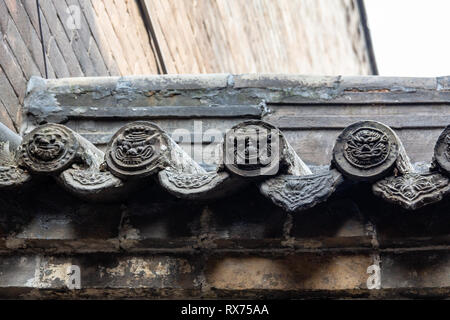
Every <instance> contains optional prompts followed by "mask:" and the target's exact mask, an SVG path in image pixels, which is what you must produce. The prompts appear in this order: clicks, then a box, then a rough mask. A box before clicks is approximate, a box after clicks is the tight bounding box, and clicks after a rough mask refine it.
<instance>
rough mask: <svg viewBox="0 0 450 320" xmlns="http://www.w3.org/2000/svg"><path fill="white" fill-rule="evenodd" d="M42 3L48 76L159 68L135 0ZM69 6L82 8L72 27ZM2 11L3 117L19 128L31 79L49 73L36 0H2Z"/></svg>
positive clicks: (141, 71) (0, 76) (0, 82)
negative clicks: (77, 27) (27, 85)
mask: <svg viewBox="0 0 450 320" xmlns="http://www.w3.org/2000/svg"><path fill="white" fill-rule="evenodd" d="M40 6H41V19H42V33H43V37H44V44H45V50H46V59H47V65H48V77H49V78H64V77H83V76H108V75H123V74H152V73H156V64H155V60H154V56H153V53H152V50H151V47H150V41H149V38H148V35H147V31H146V29H145V26H144V23H143V20H142V18H141V14H140V11H139V7H138V3H137V1H133V0H127V1H125V0H116V1H113V0H105V1H98V0H96V1H91V0H41V1H40ZM70 6H76V7H78V8H80V11H79V12H80V15H79V17H80V20H79V22H80V24H79V26H80V28H79V29H72V28H71V23H70V21H75V20H70V15H69V12H70V11H69V7H70ZM72 12H73V11H72ZM0 16H1V20H0V121H2V122H3V123H5V124H6V125H7V126H8V127H10V128H12V129H15V130H17V129H18V125H19V123H20V118H21V114H20V113H21V112H20V107H21V105H22V103H23V99H24V96H25V93H26V84H27V81H28V80H29V79H30V77H31V76H34V75H39V76H44V74H45V72H44V62H43V55H42V47H41V38H40V29H39V22H38V15H37V8H36V2H35V1H32V0H5V1H0ZM75 16H76V13H74V17H75ZM75 26H76V25H75Z"/></svg>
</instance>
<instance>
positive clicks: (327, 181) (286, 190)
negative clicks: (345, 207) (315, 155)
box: [260, 172, 341, 211]
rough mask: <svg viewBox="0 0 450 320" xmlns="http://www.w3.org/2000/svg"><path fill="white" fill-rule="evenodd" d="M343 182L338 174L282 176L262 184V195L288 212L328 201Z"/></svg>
mask: <svg viewBox="0 0 450 320" xmlns="http://www.w3.org/2000/svg"><path fill="white" fill-rule="evenodd" d="M340 181H341V175H340V174H338V173H337V172H327V173H320V174H312V175H305V176H291V175H281V176H277V177H274V178H271V179H268V180H266V181H264V182H263V183H261V185H260V190H261V193H262V194H264V195H265V196H267V197H268V198H270V199H271V200H272V201H273V202H274V203H275V204H277V205H279V206H281V207H282V208H284V209H285V210H287V211H300V210H304V209H308V208H311V207H312V206H314V205H315V204H316V203H318V202H322V201H324V200H326V199H327V198H328V197H329V196H330V195H331V193H333V191H334V190H335V188H336V186H337V184H338V183H339V182H340Z"/></svg>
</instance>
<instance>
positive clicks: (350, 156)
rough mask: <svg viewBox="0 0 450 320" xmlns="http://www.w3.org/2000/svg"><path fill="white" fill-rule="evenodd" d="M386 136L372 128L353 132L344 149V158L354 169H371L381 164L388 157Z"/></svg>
mask: <svg viewBox="0 0 450 320" xmlns="http://www.w3.org/2000/svg"><path fill="white" fill-rule="evenodd" d="M389 150H390V143H389V139H388V137H387V135H386V134H385V133H383V132H381V131H380V130H377V129H374V128H360V129H358V130H356V131H354V132H353V133H352V134H351V135H350V136H349V138H348V140H347V141H346V144H345V147H344V156H345V158H346V159H347V160H348V161H349V162H350V163H351V164H352V165H354V166H355V167H358V168H363V169H366V168H372V167H375V166H378V165H380V164H382V163H383V162H384V161H385V160H386V158H387V157H388V155H389Z"/></svg>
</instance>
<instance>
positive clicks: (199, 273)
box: [0, 251, 450, 299]
mask: <svg viewBox="0 0 450 320" xmlns="http://www.w3.org/2000/svg"><path fill="white" fill-rule="evenodd" d="M448 252H449V251H424V252H413V253H403V254H392V253H390V254H381V258H380V268H381V288H380V289H373V290H369V289H368V288H367V284H366V281H367V278H368V277H369V276H370V275H369V274H367V267H368V266H370V265H372V264H373V263H374V260H373V256H372V254H369V253H367V254H364V253H353V254H350V253H349V254H342V253H340V254H336V253H326V252H322V253H296V254H293V253H286V254H282V255H251V254H220V255H218V254H212V255H198V254H193V255H185V254H184V255H183V254H176V253H172V254H164V253H161V254H152V255H148V254H147V255H129V254H108V255H104V254H95V255H92V254H85V255H71V256H48V255H19V256H0V262H1V263H0V297H2V298H94V297H95V298H101V299H108V298H127V297H130V298H147V299H174V298H175V299H176V298H185V299H198V298H225V297H227V298H243V299H247V298H253V299H255V298H256V299H261V298H271V299H280V298H300V299H301V298H314V297H321V298H324V297H328V298H341V299H345V298H369V299H370V298H374V299H380V298H399V297H402V298H417V297H419V298H420V297H435V298H438V297H446V296H448V294H449V293H450V283H449V278H448V268H449V266H448V264H449V261H450V260H449V253H448ZM71 265H77V266H79V267H80V271H81V289H80V290H79V289H75V290H70V289H68V287H67V283H68V282H67V281H68V279H69V276H68V274H67V268H68V267H69V266H71ZM431 270H432V272H430V271H431Z"/></svg>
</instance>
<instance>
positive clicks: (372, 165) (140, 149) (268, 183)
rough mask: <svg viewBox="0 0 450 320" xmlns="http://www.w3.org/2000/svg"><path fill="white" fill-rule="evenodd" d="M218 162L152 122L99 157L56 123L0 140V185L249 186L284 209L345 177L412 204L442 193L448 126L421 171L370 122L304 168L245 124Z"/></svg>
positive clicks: (114, 195) (266, 133)
mask: <svg viewBox="0 0 450 320" xmlns="http://www.w3.org/2000/svg"><path fill="white" fill-rule="evenodd" d="M219 150H220V152H219V153H220V158H221V161H220V163H221V164H220V165H219V166H218V167H217V170H216V171H214V172H207V171H206V170H205V169H204V168H203V167H202V166H200V165H199V164H198V163H197V162H195V161H194V160H193V159H192V158H191V157H190V156H189V155H188V154H187V153H186V152H185V151H184V150H183V149H182V148H181V147H180V146H179V145H177V144H176V143H175V142H174V140H172V138H171V137H170V136H169V135H168V134H167V133H166V132H165V131H164V130H162V129H161V128H160V127H158V126H157V125H156V124H154V123H151V122H146V121H137V122H132V123H129V124H127V125H126V126H124V127H122V128H121V129H120V130H119V131H118V132H117V133H116V134H115V135H114V136H113V137H112V138H111V141H110V142H109V144H108V147H107V150H106V152H105V153H103V152H102V151H101V150H99V149H98V148H96V147H95V146H94V145H93V144H91V143H90V142H89V141H87V140H86V139H85V138H83V137H81V136H80V135H79V134H77V133H76V132H74V131H73V130H71V129H69V128H68V127H66V126H63V125H60V124H52V123H51V124H45V125H42V126H39V127H37V128H36V129H34V130H33V131H32V132H30V133H29V134H27V135H26V136H25V137H24V138H23V140H22V143H21V145H20V146H19V147H18V148H17V150H12V151H11V150H10V148H9V142H8V141H2V142H0V189H15V188H18V187H22V186H23V185H25V184H28V183H31V181H32V177H34V176H40V175H50V176H52V177H54V178H55V179H56V180H57V181H58V182H59V183H60V184H61V185H62V186H63V187H64V188H66V189H67V190H69V191H70V192H72V193H74V194H75V195H77V196H80V197H82V198H86V199H89V200H94V201H95V200H101V201H108V200H115V199H118V197H120V195H125V194H127V192H130V190H133V189H134V188H139V186H140V185H142V184H145V183H155V181H157V182H158V183H159V184H160V185H161V187H162V188H164V189H166V190H167V191H168V192H170V193H171V194H173V195H174V196H176V197H178V198H187V199H192V200H208V199H213V198H217V197H224V196H226V195H228V194H230V193H233V192H238V190H240V189H241V188H244V187H246V186H247V185H249V184H253V185H254V184H256V185H257V186H258V188H259V190H260V191H261V193H262V194H263V195H265V196H266V197H268V198H270V199H271V200H272V201H273V202H274V203H275V204H276V205H278V206H280V207H282V208H284V209H285V210H286V211H291V212H292V211H301V210H305V209H307V208H310V207H312V206H314V205H315V204H317V203H320V202H323V201H325V200H326V199H327V198H328V197H329V196H330V195H331V194H332V193H333V192H334V191H335V190H336V188H337V187H338V186H339V185H340V184H341V183H343V182H344V181H345V180H346V179H349V180H353V181H355V182H366V183H371V184H372V190H373V192H374V193H375V194H376V195H378V196H380V197H381V198H383V199H385V200H387V201H389V202H393V203H396V204H398V205H401V206H403V207H404V208H407V209H411V210H415V209H417V208H420V207H422V206H424V205H426V204H429V203H433V202H437V201H440V200H442V199H443V198H444V197H445V196H446V195H447V194H448V193H449V192H450V186H449V179H448V175H449V174H450V126H449V127H447V128H446V129H445V130H444V131H443V132H442V134H441V135H440V137H439V139H438V141H437V142H436V146H435V150H434V157H433V162H432V164H431V166H430V170H429V172H426V173H423V172H421V173H419V172H416V171H415V170H414V167H413V166H412V164H411V162H410V160H409V158H408V155H407V154H406V151H405V149H404V147H403V145H402V143H401V141H400V139H399V137H398V136H397V135H396V134H395V132H394V131H393V130H392V129H391V128H389V127H388V126H386V125H384V124H382V123H379V122H375V121H361V122H357V123H354V124H352V125H350V126H348V127H347V128H345V129H344V130H343V131H342V133H341V134H340V135H339V137H338V138H337V140H336V143H335V146H334V149H333V159H332V162H331V164H330V167H329V169H328V170H326V171H324V172H321V173H312V171H311V170H310V168H309V167H308V166H307V165H306V164H305V163H304V162H303V161H302V160H301V159H300V157H299V156H298V155H297V154H296V152H295V151H294V150H293V148H292V147H291V146H290V145H289V143H288V142H287V140H286V139H285V137H284V135H283V133H282V132H281V131H280V130H278V129H277V128H276V127H274V126H273V125H271V124H269V123H267V122H264V121H259V120H249V121H244V122H241V123H239V124H238V125H236V126H235V127H233V128H231V129H230V130H229V131H228V132H227V133H226V135H225V137H224V139H223V143H221V145H220V148H219Z"/></svg>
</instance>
